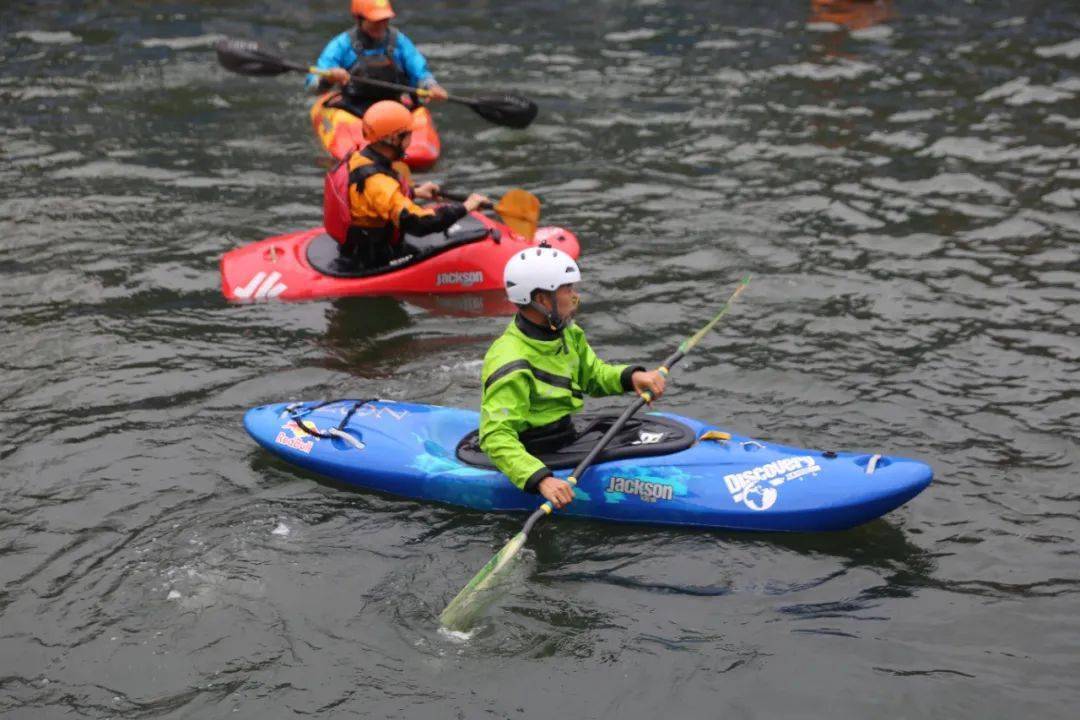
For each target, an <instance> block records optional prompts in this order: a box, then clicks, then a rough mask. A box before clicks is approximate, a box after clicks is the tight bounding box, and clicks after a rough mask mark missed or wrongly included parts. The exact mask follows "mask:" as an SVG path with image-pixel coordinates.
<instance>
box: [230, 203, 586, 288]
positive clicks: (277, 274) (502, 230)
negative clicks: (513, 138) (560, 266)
mask: <svg viewBox="0 0 1080 720" xmlns="http://www.w3.org/2000/svg"><path fill="white" fill-rule="evenodd" d="M405 242H406V243H407V244H408V246H409V249H410V250H411V252H410V253H409V254H407V255H404V256H402V257H400V258H398V259H396V260H395V261H394V262H393V264H392V265H390V266H389V267H384V268H378V269H375V270H365V269H357V268H355V267H351V266H350V265H349V264H348V263H347V262H345V261H344V260H343V259H342V258H341V257H340V255H339V253H338V243H337V241H335V240H334V239H333V238H332V237H330V236H329V235H327V234H326V232H325V230H323V228H321V227H320V228H314V229H312V230H302V231H300V232H295V233H289V234H288V235H279V236H278V237H272V238H268V239H266V240H261V241H259V242H256V243H252V244H250V245H245V246H244V247H241V248H237V249H235V250H230V251H229V252H227V253H225V255H223V256H222V258H221V292H222V294H224V295H225V298H226V299H227V300H232V301H236V302H256V301H261V300H270V299H277V300H315V299H318V298H332V297H343V296H346V295H415V294H425V293H440V294H441V293H483V292H484V291H488V290H501V289H502V286H503V268H504V267H505V266H506V263H507V261H508V260H509V259H510V257H511V256H513V254H514V253H516V252H520V251H521V250H524V249H526V248H530V247H535V246H536V245H539V244H541V243H546V244H548V245H551V246H552V247H556V248H558V249H560V250H563V251H564V252H566V253H569V255H570V256H571V257H573V258H577V257H578V255H579V254H580V252H581V248H580V246H579V245H578V239H577V237H576V236H575V235H574V234H573V233H572V232H570V231H568V230H563V229H562V228H557V227H542V228H539V229H538V230H537V231H536V237H535V238H534V239H532V240H527V239H525V238H524V237H522V236H521V235H518V234H517V233H515V232H514V231H513V230H511V229H510V228H508V227H507V226H506V225H503V224H502V223H499V222H496V221H494V220H492V219H491V218H488V217H487V216H485V215H482V214H480V213H471V214H470V215H468V216H466V217H464V218H462V219H461V220H459V221H458V222H457V223H455V224H454V225H453V226H452V227H451V228H450V229H449V230H447V231H446V233H432V234H431V235H427V236H425V237H412V236H406V237H405Z"/></svg>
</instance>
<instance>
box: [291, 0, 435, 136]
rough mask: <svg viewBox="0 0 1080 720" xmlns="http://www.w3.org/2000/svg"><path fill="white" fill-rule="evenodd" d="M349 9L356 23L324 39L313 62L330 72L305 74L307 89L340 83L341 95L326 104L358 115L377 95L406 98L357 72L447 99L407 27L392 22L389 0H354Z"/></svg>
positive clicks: (323, 89)
mask: <svg viewBox="0 0 1080 720" xmlns="http://www.w3.org/2000/svg"><path fill="white" fill-rule="evenodd" d="M352 14H353V17H354V18H355V19H356V26H355V27H353V28H350V29H349V30H346V31H345V32H343V33H341V34H340V35H338V36H337V37H335V38H334V39H333V40H331V41H330V42H329V43H327V45H326V47H325V48H324V49H323V51H322V54H321V55H319V59H318V60H317V61H316V63H315V67H317V68H320V69H322V70H327V71H329V73H328V75H324V76H320V75H315V74H310V75H308V76H307V87H308V89H309V90H311V91H312V92H316V93H324V92H327V91H328V90H331V89H333V88H334V87H340V88H341V94H340V97H339V98H335V99H333V100H331V101H330V102H328V103H327V106H328V107H339V108H341V109H343V110H348V111H349V112H351V113H352V114H354V115H356V116H358V117H359V116H362V115H363V114H364V111H365V110H367V108H368V107H370V106H371V105H372V104H374V103H376V102H378V101H379V100H398V101H401V100H403V99H405V98H402V96H401V93H398V92H396V91H393V90H387V89H385V88H379V87H375V86H372V85H368V84H366V83H363V82H358V81H357V78H362V77H366V78H370V79H372V80H382V81H384V82H392V83H397V84H398V85H409V86H412V87H421V88H424V89H426V90H428V91H430V95H429V96H428V97H430V99H432V100H445V99H446V97H447V95H446V90H444V89H443V88H442V86H441V85H439V83H438V82H437V81H436V80H435V76H434V75H433V74H432V73H431V71H430V70H429V69H428V65H427V60H425V59H424V56H423V55H421V54H420V51H419V50H417V49H416V46H415V45H413V43H412V41H411V40H409V38H408V37H406V35H405V33H403V32H401V31H400V30H398V29H397V28H393V27H391V26H390V19H391V18H393V17H394V15H395V13H394V9H393V8H392V7H391V6H390V0H352ZM407 97H408V96H406V98H407ZM406 102H407V104H408V101H406Z"/></svg>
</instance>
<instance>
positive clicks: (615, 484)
mask: <svg viewBox="0 0 1080 720" xmlns="http://www.w3.org/2000/svg"><path fill="white" fill-rule="evenodd" d="M604 492H609V493H622V494H623V495H637V496H638V497H639V498H641V499H642V500H644V501H645V502H649V503H651V502H656V501H657V500H670V499H671V498H672V497H673V496H674V495H675V488H673V487H672V486H670V485H665V484H664V483H654V482H648V481H647V480H638V479H637V478H624V477H619V476H617V475H612V476H611V477H609V478H608V486H607V488H605V489H604Z"/></svg>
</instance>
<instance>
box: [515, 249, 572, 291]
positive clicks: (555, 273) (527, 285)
mask: <svg viewBox="0 0 1080 720" xmlns="http://www.w3.org/2000/svg"><path fill="white" fill-rule="evenodd" d="M580 281H581V271H580V270H578V266H577V263H576V262H574V258H572V257H570V256H569V255H567V254H566V253H564V252H563V251H562V250H556V249H555V248H553V247H548V246H545V245H541V246H540V247H536V248H529V249H528V250H522V251H521V252H519V253H518V254H516V255H514V257H512V258H510V262H508V263H506V269H505V270H503V284H505V285H506V296H507V297H509V298H510V302H512V303H514V304H515V305H528V304H529V303H530V302H532V294H533V290H550V291H552V292H554V291H555V290H558V289H559V287H560V286H562V285H568V284H570V283H576V282H580Z"/></svg>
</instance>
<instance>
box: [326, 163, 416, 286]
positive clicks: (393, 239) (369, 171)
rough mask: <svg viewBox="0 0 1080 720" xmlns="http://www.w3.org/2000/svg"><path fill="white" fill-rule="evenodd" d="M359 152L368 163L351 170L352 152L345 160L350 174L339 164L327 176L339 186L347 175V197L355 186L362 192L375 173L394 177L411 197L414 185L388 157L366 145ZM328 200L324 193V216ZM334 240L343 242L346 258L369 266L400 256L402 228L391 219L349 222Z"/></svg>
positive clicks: (382, 263)
mask: <svg viewBox="0 0 1080 720" xmlns="http://www.w3.org/2000/svg"><path fill="white" fill-rule="evenodd" d="M360 155H361V156H362V157H364V158H365V159H367V160H368V161H369V162H367V163H365V164H363V165H360V166H359V167H357V168H354V169H353V170H352V171H351V172H348V171H347V168H348V166H349V159H350V158H351V157H352V153H350V154H349V156H347V157H346V158H345V159H344V160H343V161H342V164H344V166H345V168H346V171H347V172H348V174H347V175H345V174H344V173H342V171H341V167H340V165H339V166H335V168H334V169H332V170H331V171H330V174H329V175H328V178H330V177H334V176H336V178H335V181H336V183H337V184H339V185H340V184H341V180H342V179H343V178H342V176H343V175H345V177H347V178H348V180H347V185H346V191H345V193H344V195H345V198H346V199H348V197H349V192H348V190H349V189H351V188H352V187H353V186H355V187H356V192H357V193H359V194H360V195H363V194H364V186H365V185H366V184H367V181H368V179H369V178H371V177H372V176H374V175H388V176H390V177H392V178H393V179H394V180H396V181H397V182H398V184H399V185H400V186H401V191H402V192H403V193H404V194H405V195H406V197H409V198H412V187H410V186H409V183H408V182H407V181H406V180H404V179H403V178H402V177H401V175H399V174H398V172H397V170H395V169H394V166H393V164H392V163H391V162H390V161H389V160H387V159H386V158H385V157H383V156H382V155H380V154H379V153H377V152H375V151H374V150H372V149H371V148H364V149H363V150H361V151H360ZM335 171H336V172H335ZM335 195H338V197H340V195H339V194H338V193H335ZM325 203H326V196H324V206H323V210H324V215H325V213H326V205H325ZM335 239H336V240H338V242H340V243H341V248H340V251H341V254H342V256H343V257H346V258H349V259H351V260H355V261H358V262H359V263H360V264H362V265H364V266H366V267H378V266H381V265H386V264H388V263H389V262H390V260H392V259H393V258H394V257H395V256H396V255H397V253H398V250H399V248H400V246H401V230H400V229H399V228H398V227H397V226H396V225H395V224H394V223H393V222H390V221H387V222H386V223H385V224H383V225H379V226H376V227H360V226H357V225H351V224H350V226H349V228H348V230H347V231H346V233H345V237H344V239H342V238H340V237H337V236H335Z"/></svg>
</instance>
